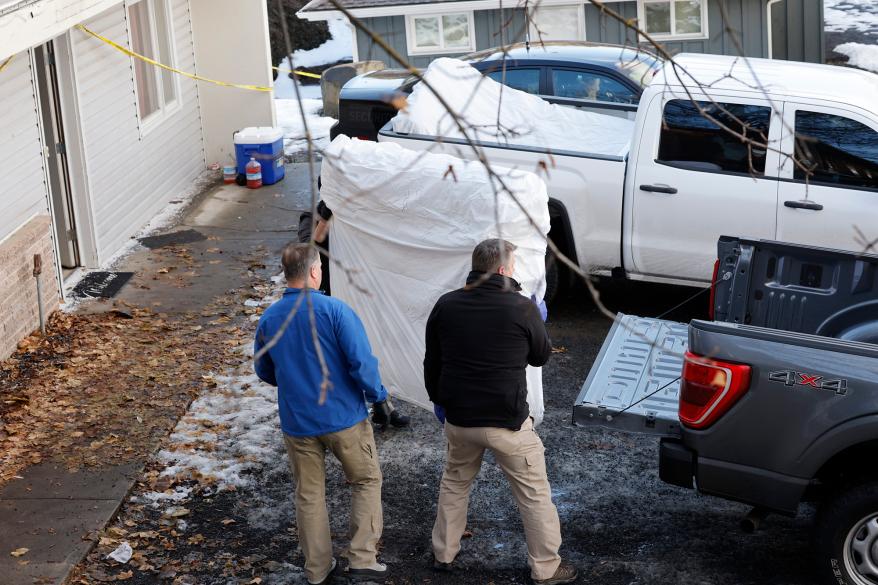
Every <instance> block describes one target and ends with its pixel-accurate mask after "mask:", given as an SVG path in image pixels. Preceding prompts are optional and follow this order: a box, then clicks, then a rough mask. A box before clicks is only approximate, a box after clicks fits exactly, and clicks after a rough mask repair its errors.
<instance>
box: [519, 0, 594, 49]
mask: <svg viewBox="0 0 878 585" xmlns="http://www.w3.org/2000/svg"><path fill="white" fill-rule="evenodd" d="M541 8H547V9H552V8H576V28H577V33H578V34H577V37H576V38H575V39H546V40H547V41H553V40H554V41H557V40H565V41H585V40H587V39H586V38H585V36H586V30H585V4H582V3H578V4H575V3H571V4H540V5H539V6H538V7H536V8H534V9H532V10H531V14H530V18H528V21H527V35H528V38H529V39H530V42H531V44H533V43H539V42H540V37H539V35H537V34H536V30H534V27H533V19H534V17H535V16H536V14H537V12H539V11H540V9H541Z"/></svg>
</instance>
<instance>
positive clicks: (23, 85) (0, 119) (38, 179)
mask: <svg viewBox="0 0 878 585" xmlns="http://www.w3.org/2000/svg"><path fill="white" fill-rule="evenodd" d="M0 62H2V61H0ZM32 79H33V76H32V75H31V62H30V54H29V53H28V52H24V53H19V54H17V55H15V57H14V58H13V59H12V61H11V62H10V63H9V65H8V66H7V67H6V69H4V70H3V71H0V104H2V107H0V241H3V240H4V239H5V238H6V237H7V236H9V235H10V234H11V233H12V232H14V231H15V230H17V229H18V228H20V227H21V226H22V225H24V223H25V222H26V221H27V220H28V219H30V218H31V217H33V216H34V215H36V214H39V213H43V214H46V215H48V213H49V204H48V197H47V195H46V177H45V173H44V171H43V150H42V149H43V146H42V139H41V138H40V127H39V120H38V114H37V112H38V107H37V98H36V94H35V91H34V84H33V81H32Z"/></svg>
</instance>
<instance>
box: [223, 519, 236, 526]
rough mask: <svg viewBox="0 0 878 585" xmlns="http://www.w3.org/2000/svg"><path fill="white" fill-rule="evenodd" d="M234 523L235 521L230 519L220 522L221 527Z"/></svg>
mask: <svg viewBox="0 0 878 585" xmlns="http://www.w3.org/2000/svg"><path fill="white" fill-rule="evenodd" d="M234 523H235V521H234V520H232V519H231V518H226V519H225V520H223V521H222V524H223V526H228V525H229V524H234Z"/></svg>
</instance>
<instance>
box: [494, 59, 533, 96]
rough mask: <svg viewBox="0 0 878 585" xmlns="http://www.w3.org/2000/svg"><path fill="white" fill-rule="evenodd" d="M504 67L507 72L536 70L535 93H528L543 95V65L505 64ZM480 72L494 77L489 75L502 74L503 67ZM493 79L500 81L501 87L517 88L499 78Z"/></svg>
mask: <svg viewBox="0 0 878 585" xmlns="http://www.w3.org/2000/svg"><path fill="white" fill-rule="evenodd" d="M505 69H506V73H507V74H509V73H512V72H516V71H536V72H537V93H531V94H530V95H534V96H537V97H543V87H544V83H543V82H544V79H545V74H546V69H545V67H543V66H541V65H532V66H527V65H525V66H523V67H517V66H515V67H511V66H507V67H506V68H505ZM480 72H481V74H482V75H483V76H485V77H488V78H491V79H494V78H493V77H491V75H492V74H502V72H503V67H497V68H496V69H494V68H492V69H486V70H484V71H480ZM494 81H496V82H497V83H500V84H501V85H503V87H506V88H509V89H518V88H515V87H512V86H511V85H509V84H508V83H503V82H501V81H500V80H499V79H494ZM518 91H524V90H522V89H519V90H518ZM525 93H530V92H525Z"/></svg>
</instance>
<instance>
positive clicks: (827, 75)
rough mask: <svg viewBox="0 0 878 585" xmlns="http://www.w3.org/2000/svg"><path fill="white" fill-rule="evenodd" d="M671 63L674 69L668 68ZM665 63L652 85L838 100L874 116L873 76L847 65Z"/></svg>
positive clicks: (696, 57) (687, 57) (717, 58)
mask: <svg viewBox="0 0 878 585" xmlns="http://www.w3.org/2000/svg"><path fill="white" fill-rule="evenodd" d="M674 63H676V67H675V66H674ZM674 63H672V62H671V61H668V62H667V63H666V64H665V66H664V67H663V68H662V70H661V71H659V73H657V74H656V76H655V79H654V80H653V81H652V83H650V87H653V86H665V87H674V86H676V87H683V86H686V87H689V88H691V89H695V88H696V87H697V86H698V85H701V86H708V87H710V88H711V89H714V90H732V91H735V92H750V93H757V94H762V93H768V94H769V95H771V96H798V97H807V98H816V99H821V100H828V101H834V102H841V103H845V104H850V105H853V106H858V107H860V108H862V109H864V110H866V111H870V112H874V113H876V114H878V99H876V96H878V75H876V74H874V73H869V72H868V71H861V70H859V69H853V68H850V67H840V66H838V65H820V64H816V63H802V62H798V61H782V60H777V59H757V58H750V57H748V58H746V59H745V58H743V57H729V56H725V55H703V54H696V53H681V54H679V55H677V56H676V57H675V58H674Z"/></svg>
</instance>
